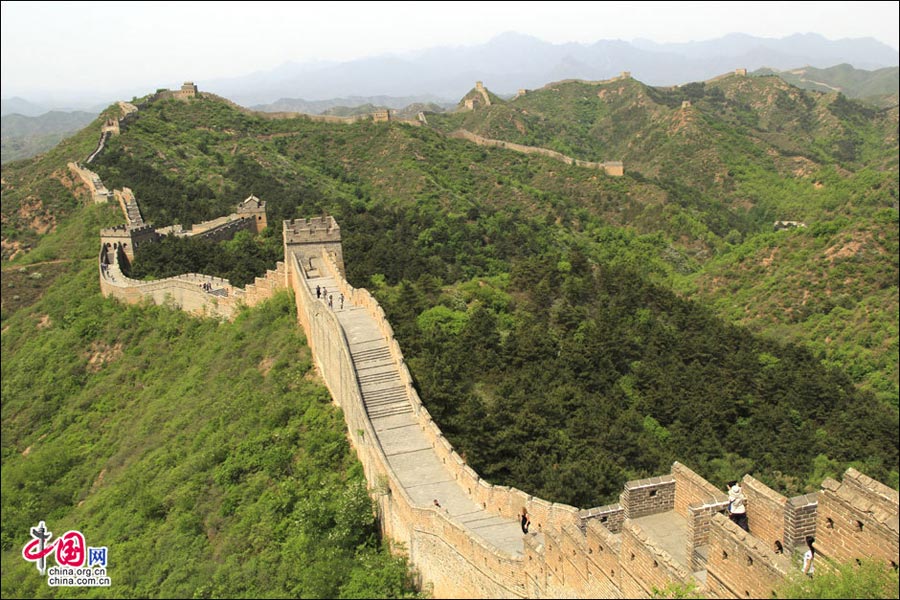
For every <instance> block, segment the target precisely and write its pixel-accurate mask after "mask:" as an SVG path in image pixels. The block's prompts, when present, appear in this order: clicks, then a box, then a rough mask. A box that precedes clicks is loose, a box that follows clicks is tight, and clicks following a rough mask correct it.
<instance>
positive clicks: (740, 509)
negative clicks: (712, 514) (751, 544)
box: [728, 481, 750, 533]
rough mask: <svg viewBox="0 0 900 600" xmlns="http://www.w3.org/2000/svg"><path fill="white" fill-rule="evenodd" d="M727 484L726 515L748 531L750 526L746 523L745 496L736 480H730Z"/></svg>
mask: <svg viewBox="0 0 900 600" xmlns="http://www.w3.org/2000/svg"><path fill="white" fill-rule="evenodd" d="M728 486H729V490H728V516H729V517H730V518H731V520H732V521H734V523H735V525H737V526H738V527H740V528H741V529H743V530H744V531H746V532H748V533H749V532H750V527H749V526H748V525H747V506H746V502H747V498H746V496H744V492H743V490H742V489H741V484H740V483H738V482H737V481H732V482H729V484H728Z"/></svg>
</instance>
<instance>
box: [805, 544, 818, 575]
mask: <svg viewBox="0 0 900 600" xmlns="http://www.w3.org/2000/svg"><path fill="white" fill-rule="evenodd" d="M815 541H816V538H814V537H812V536H811V535H808V536H806V547H807V548H808V550H807V551H806V553H805V554H804V555H803V572H804V573H805V574H806V576H807V577H812V576H813V573H815V572H816V566H815V565H814V564H813V561H814V560H815V558H816V549H815V548H813V542H815Z"/></svg>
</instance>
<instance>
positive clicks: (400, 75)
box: [186, 33, 900, 105]
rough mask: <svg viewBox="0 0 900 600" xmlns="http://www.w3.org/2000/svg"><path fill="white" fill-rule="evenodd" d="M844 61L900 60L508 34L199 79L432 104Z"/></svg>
mask: <svg viewBox="0 0 900 600" xmlns="http://www.w3.org/2000/svg"><path fill="white" fill-rule="evenodd" d="M841 63H847V64H849V65H852V66H853V67H855V68H857V69H879V68H883V67H891V66H896V65H898V64H900V59H898V53H897V51H896V50H894V49H893V48H891V47H890V46H887V45H886V44H883V43H881V42H878V41H876V40H874V39H872V38H858V39H843V40H828V39H826V38H824V37H822V36H821V35H818V34H812V33H809V34H795V35H792V36H788V37H785V38H781V39H770V38H758V37H754V36H750V35H745V34H729V35H727V36H725V37H722V38H718V39H715V40H707V41H702V42H688V43H679V44H658V43H655V42H651V41H649V40H636V41H634V42H625V41H621V40H601V41H598V42H596V43H593V44H579V43H566V44H552V43H549V42H545V41H542V40H539V39H537V38H534V37H531V36H527V35H522V34H518V33H505V34H502V35H500V36H497V37H495V38H494V39H492V40H490V41H489V42H487V43H485V44H481V45H477V46H457V47H438V48H430V49H427V50H422V51H419V52H414V53H408V54H404V55H392V56H379V57H369V58H363V59H359V60H353V61H348V62H341V63H334V62H330V63H329V62H324V63H323V62H316V63H286V64H284V65H282V66H280V67H278V68H276V69H273V70H271V71H260V72H257V73H253V74H251V75H247V76H242V77H235V78H230V79H217V80H212V81H207V82H203V81H200V82H199V83H200V86H201V88H202V89H206V90H209V91H212V92H215V93H217V94H220V95H222V96H225V97H227V98H231V99H233V100H234V101H236V102H238V103H240V104H244V105H254V104H266V103H270V102H272V101H273V99H276V98H305V99H306V100H307V101H316V100H325V99H327V98H335V97H340V96H363V97H369V96H379V95H390V96H422V95H427V96H429V97H430V100H431V101H438V102H454V101H456V100H457V99H458V98H460V97H461V96H462V95H463V94H465V93H466V92H467V91H468V90H469V89H471V87H472V84H473V82H474V81H476V80H481V81H484V82H485V85H488V86H489V87H490V88H491V89H492V90H493V91H495V92H497V93H500V94H511V93H515V92H516V90H518V89H519V88H533V87H539V86H541V85H544V84H545V83H547V82H548V81H555V80H560V79H568V78H578V79H589V80H590V79H606V78H609V77H612V76H614V75H617V74H618V73H619V72H621V71H630V72H631V73H632V75H633V76H634V77H635V78H636V79H639V80H640V81H643V82H645V83H647V84H650V85H673V84H681V83H686V82H690V81H701V80H705V79H709V78H710V77H713V76H715V75H719V74H722V73H725V72H728V71H731V70H733V69H735V68H747V69H749V70H755V69H759V68H761V67H770V68H774V69H779V70H786V69H796V68H798V67H801V66H804V65H809V66H812V67H816V68H826V67H830V66H832V65H836V64H841ZM186 76H188V74H186ZM373 104H383V103H381V102H373Z"/></svg>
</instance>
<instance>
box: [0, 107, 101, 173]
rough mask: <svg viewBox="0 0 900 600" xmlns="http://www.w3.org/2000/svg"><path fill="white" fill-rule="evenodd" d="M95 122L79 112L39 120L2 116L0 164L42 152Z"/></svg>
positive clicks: (91, 115) (51, 114) (92, 116)
mask: <svg viewBox="0 0 900 600" xmlns="http://www.w3.org/2000/svg"><path fill="white" fill-rule="evenodd" d="M96 118H97V114H96V113H89V112H81V111H74V112H59V111H51V112H48V113H46V114H43V115H41V116H39V117H26V116H22V115H17V114H14V115H4V116H3V117H2V118H0V123H2V127H0V139H2V152H0V162H3V163H7V162H9V161H11V160H18V159H20V158H28V157H30V156H34V155H35V154H40V153H41V152H45V151H47V150H49V149H50V148H52V147H54V146H55V145H56V144H58V143H59V141H60V140H62V139H63V138H65V137H67V136H69V135H71V134H73V133H75V132H76V131H78V130H79V129H81V128H82V127H84V126H85V125H87V124H88V123H90V122H91V121H93V120H94V119H96Z"/></svg>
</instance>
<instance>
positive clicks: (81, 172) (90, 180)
mask: <svg viewBox="0 0 900 600" xmlns="http://www.w3.org/2000/svg"><path fill="white" fill-rule="evenodd" d="M67 166H68V167H69V170H70V171H71V172H72V173H73V174H74V175H75V176H77V177H78V178H80V179H81V181H83V182H84V184H85V185H86V186H87V188H88V192H89V193H90V195H91V200H93V201H94V203H95V204H105V203H107V202H109V198H110V197H111V196H112V192H110V191H109V190H108V189H106V186H105V185H104V184H103V181H102V180H101V179H100V176H99V175H97V174H96V173H94V172H93V171H91V170H89V169H85V168H84V167H82V166H81V165H79V164H77V163H75V162H70V163H69V164H68V165H67Z"/></svg>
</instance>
